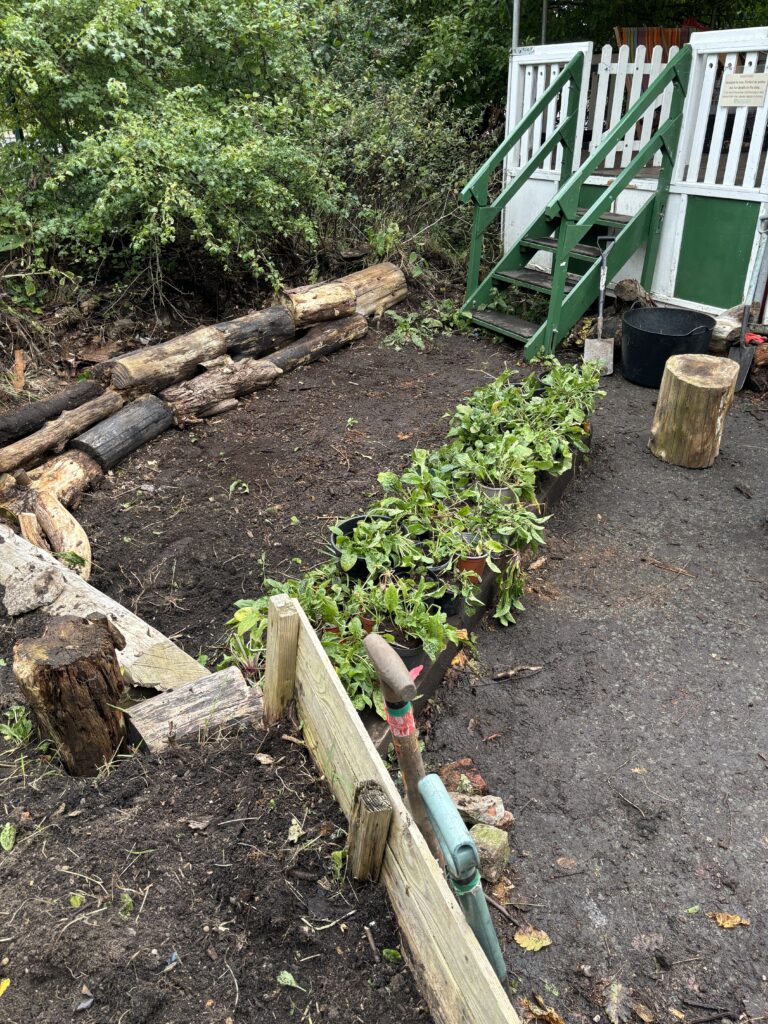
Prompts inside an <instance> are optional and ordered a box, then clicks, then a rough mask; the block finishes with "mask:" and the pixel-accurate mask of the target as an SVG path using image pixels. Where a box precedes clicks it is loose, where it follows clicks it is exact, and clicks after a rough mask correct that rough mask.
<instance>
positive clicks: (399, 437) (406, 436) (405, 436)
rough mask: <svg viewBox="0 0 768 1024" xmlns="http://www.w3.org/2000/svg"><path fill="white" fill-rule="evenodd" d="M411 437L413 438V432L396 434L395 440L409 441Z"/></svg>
mask: <svg viewBox="0 0 768 1024" xmlns="http://www.w3.org/2000/svg"><path fill="white" fill-rule="evenodd" d="M412 437H413V431H411V432H410V434H398V435H397V440H398V441H410V440H411V438H412Z"/></svg>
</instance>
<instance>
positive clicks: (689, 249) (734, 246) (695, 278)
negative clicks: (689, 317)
mask: <svg viewBox="0 0 768 1024" xmlns="http://www.w3.org/2000/svg"><path fill="white" fill-rule="evenodd" d="M759 213H760V204H759V203H750V202H745V201H744V200H742V199H718V198H716V197H714V196H688V204H687V207H686V211H685V224H684V225H683V239H682V243H681V245H680V259H679V262H678V265H677V279H676V281H675V297H676V298H678V299H688V300H689V301H690V302H703V303H705V304H706V305H707V306H721V307H722V308H723V309H729V308H730V307H731V306H737V305H738V304H739V303H740V302H741V301H742V300H743V298H744V291H745V287H746V279H747V274H748V272H749V258H750V255H751V253H752V245H753V243H754V240H755V231H756V230H757V218H758V214H759Z"/></svg>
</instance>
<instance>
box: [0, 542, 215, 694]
mask: <svg viewBox="0 0 768 1024" xmlns="http://www.w3.org/2000/svg"><path fill="white" fill-rule="evenodd" d="M0 587H2V588H3V589H2V591H1V592H0V594H1V596H0V608H2V606H4V610H5V613H6V614H8V615H11V616H16V615H24V614H26V613H27V612H34V611H39V610H44V611H46V612H47V613H48V614H50V615H79V616H87V615H90V614H91V613H92V612H100V613H101V614H103V615H106V616H107V617H108V618H109V620H110V621H111V622H113V623H114V624H115V625H116V626H117V628H118V629H119V630H120V632H121V633H122V634H123V636H124V637H125V647H124V648H123V650H122V651H120V653H119V655H118V660H119V662H120V665H121V666H122V668H123V669H124V671H125V673H126V676H127V677H128V679H129V680H130V681H131V682H132V683H133V684H134V685H135V686H145V687H150V688H152V689H155V690H173V689H175V688H176V687H178V686H182V685H183V684H184V683H189V682H191V681H192V680H193V679H199V678H200V677H201V676H204V675H207V674H208V673H207V672H206V670H205V669H204V668H203V667H202V666H201V665H200V664H199V662H197V661H196V660H195V659H194V658H193V657H192V656H191V655H189V654H186V653H185V652H184V651H182V650H181V648H180V647H177V646H176V644H174V643H172V642H171V641H170V640H169V639H168V638H167V637H165V636H163V634H162V633H160V632H159V631H158V630H157V629H155V628H154V627H153V626H150V625H149V624H148V623H146V622H144V621H143V620H142V619H140V618H139V617H138V616H137V615H134V614H133V613H132V612H129V611H128V609H127V608H123V606H122V605H121V604H118V603H117V601H113V600H112V598H110V597H107V596H106V594H102V593H101V592H100V591H98V590H95V589H94V588H93V587H92V586H90V585H89V584H88V583H86V582H85V580H83V579H81V578H80V577H79V576H78V575H76V573H74V572H72V571H71V570H70V569H67V568H66V567H65V566H63V565H62V564H61V563H60V562H59V561H58V560H57V559H55V558H54V557H53V555H50V554H48V552H45V551H41V550H40V549H39V548H36V547H33V545H31V544H30V543H28V541H26V540H24V538H23V537H18V536H17V535H16V534H15V533H14V532H13V531H12V530H11V529H10V528H9V527H7V526H3V525H2V524H0Z"/></svg>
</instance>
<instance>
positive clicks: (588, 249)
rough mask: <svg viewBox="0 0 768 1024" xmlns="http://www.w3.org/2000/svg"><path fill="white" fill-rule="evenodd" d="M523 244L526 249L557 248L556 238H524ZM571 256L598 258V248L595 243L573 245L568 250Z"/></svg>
mask: <svg viewBox="0 0 768 1024" xmlns="http://www.w3.org/2000/svg"><path fill="white" fill-rule="evenodd" d="M523 245H524V246H525V247H526V249H535V250H536V251H537V252H542V251H543V252H555V250H556V249H557V239H556V238H524V239H523ZM570 255H571V256H583V257H584V258H585V259H590V260H599V259H600V249H599V248H598V246H596V245H574V247H573V248H572V249H571V250H570Z"/></svg>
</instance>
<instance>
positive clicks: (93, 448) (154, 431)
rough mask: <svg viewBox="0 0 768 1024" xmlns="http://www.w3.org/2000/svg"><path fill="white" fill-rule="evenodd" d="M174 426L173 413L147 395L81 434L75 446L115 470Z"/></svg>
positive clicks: (155, 397) (159, 401)
mask: <svg viewBox="0 0 768 1024" xmlns="http://www.w3.org/2000/svg"><path fill="white" fill-rule="evenodd" d="M172 426H173V413H172V412H171V410H170V409H169V408H168V406H167V405H166V404H165V402H163V401H162V400H161V399H160V398H158V397H157V396H156V395H144V397H143V398H137V399H136V401H135V402H130V403H129V404H128V405H126V406H125V407H124V408H123V409H121V410H120V412H118V413H116V414H115V415H114V416H110V417H109V419H107V420H103V421H102V422H101V423H98V424H97V425H96V426H95V427H92V428H91V429H90V430H88V431H86V432H85V433H84V434H80V436H79V437H76V438H75V439H74V440H73V441H72V447H73V448H75V449H76V450H77V451H81V452H85V454H86V455H89V456H90V457H91V458H92V459H94V460H95V461H96V462H98V464H99V465H100V466H101V468H102V469H104V470H107V469H111V468H112V466H116V465H117V463H118V462H120V460H121V459H124V458H125V457H126V456H127V455H130V454H131V452H133V451H135V450H136V449H137V448H140V447H141V446H142V445H143V444H146V443H147V441H151V440H152V439H153V438H155V437H158V435H160V434H162V433H163V432H164V431H166V430H168V428H169V427H172Z"/></svg>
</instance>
